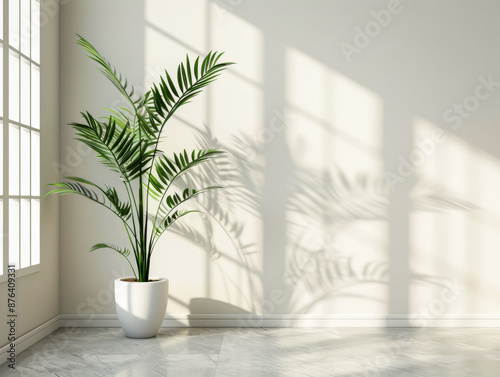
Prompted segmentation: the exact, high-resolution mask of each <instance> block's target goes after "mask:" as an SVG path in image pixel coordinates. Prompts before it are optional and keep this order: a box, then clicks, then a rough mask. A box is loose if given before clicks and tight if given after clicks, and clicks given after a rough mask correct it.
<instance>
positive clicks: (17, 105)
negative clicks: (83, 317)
mask: <svg viewBox="0 0 500 377" xmlns="http://www.w3.org/2000/svg"><path fill="white" fill-rule="evenodd" d="M0 3H2V4H1V5H2V6H1V7H0V12H1V15H0V16H1V17H0V20H1V22H2V25H0V51H1V52H2V59H0V65H1V68H0V82H1V83H2V87H3V91H2V92H0V93H1V94H0V95H1V96H2V98H0V127H1V132H0V148H1V150H0V168H3V171H2V174H0V179H1V180H2V182H1V183H0V208H1V212H0V213H2V214H3V216H0V230H1V234H3V243H2V245H0V247H2V254H4V257H3V260H2V261H1V263H2V266H1V267H2V268H1V269H0V271H1V272H2V273H3V274H4V275H5V269H6V267H7V266H6V264H15V265H16V267H17V269H20V270H22V271H26V272H30V270H34V269H36V268H34V266H37V265H39V264H40V0H0ZM2 220H3V221H2Z"/></svg>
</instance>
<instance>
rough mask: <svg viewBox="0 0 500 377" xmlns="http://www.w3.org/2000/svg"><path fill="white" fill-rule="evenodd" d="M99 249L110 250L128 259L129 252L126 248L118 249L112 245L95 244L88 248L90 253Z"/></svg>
mask: <svg viewBox="0 0 500 377" xmlns="http://www.w3.org/2000/svg"><path fill="white" fill-rule="evenodd" d="M99 249H111V250H114V251H116V252H117V253H118V254H120V255H123V256H124V257H125V258H128V256H129V255H130V250H129V249H127V248H126V247H118V246H116V245H113V244H111V243H96V244H95V245H94V246H92V247H91V248H90V250H89V251H90V252H92V251H96V250H99Z"/></svg>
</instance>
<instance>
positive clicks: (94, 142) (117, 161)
mask: <svg viewBox="0 0 500 377" xmlns="http://www.w3.org/2000/svg"><path fill="white" fill-rule="evenodd" d="M82 116H83V118H84V119H85V123H71V126H73V128H74V129H75V130H76V135H77V137H76V139H77V140H79V141H81V142H82V143H84V144H86V145H87V146H88V147H90V148H92V149H93V150H94V151H95V152H96V153H97V157H98V158H99V159H100V161H101V162H102V163H103V164H104V165H106V166H107V167H109V168H110V169H111V170H112V171H115V172H117V173H118V174H120V175H121V176H122V177H123V179H124V180H125V181H127V182H130V181H132V180H134V179H136V178H138V176H139V174H140V173H141V172H142V173H146V172H147V170H148V168H149V166H150V163H151V161H152V160H153V156H154V153H155V149H154V142H152V141H149V140H141V139H140V138H139V136H138V135H137V133H135V132H134V131H133V130H132V128H131V127H130V123H129V122H127V123H123V120H122V121H119V122H118V123H117V119H118V118H116V117H115V116H109V117H108V122H100V121H98V120H97V119H96V118H94V117H93V116H92V115H91V114H90V113H88V112H86V113H82Z"/></svg>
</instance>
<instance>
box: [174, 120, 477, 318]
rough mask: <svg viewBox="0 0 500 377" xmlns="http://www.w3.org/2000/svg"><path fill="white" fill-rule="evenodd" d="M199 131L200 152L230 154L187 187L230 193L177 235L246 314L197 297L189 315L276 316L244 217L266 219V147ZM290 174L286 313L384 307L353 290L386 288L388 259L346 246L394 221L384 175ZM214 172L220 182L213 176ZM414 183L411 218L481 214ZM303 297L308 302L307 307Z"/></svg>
mask: <svg viewBox="0 0 500 377" xmlns="http://www.w3.org/2000/svg"><path fill="white" fill-rule="evenodd" d="M195 133H196V134H197V140H198V143H199V147H200V148H220V149H223V150H226V151H227V152H228V153H227V155H225V156H223V157H222V158H220V159H218V160H217V161H211V162H210V163H209V164H215V165H216V166H206V167H200V169H198V170H197V172H196V173H195V174H192V175H191V176H189V177H183V178H182V179H183V181H181V182H182V183H181V185H183V186H186V185H187V186H197V185H201V184H205V183H206V182H210V181H211V182H214V179H215V181H218V182H219V183H220V184H223V185H224V186H225V187H227V190H225V191H224V192H219V193H218V194H217V195H205V196H204V197H200V198H199V199H198V203H199V205H200V207H201V208H202V210H203V212H204V213H205V216H204V217H203V227H197V228H196V229H195V228H193V227H190V226H189V225H188V224H187V223H177V224H174V225H173V226H172V228H171V231H172V232H173V233H175V234H177V235H179V236H181V237H183V238H185V239H187V240H188V241H189V242H191V243H193V244H194V245H196V246H199V247H200V248H201V249H202V250H204V251H205V252H206V253H207V254H208V256H209V257H210V259H211V260H212V262H213V265H214V266H215V268H216V269H217V271H218V272H219V273H220V274H219V276H222V279H225V280H226V283H227V284H230V285H232V288H233V289H235V290H236V291H237V292H238V293H239V294H240V295H242V297H243V298H244V300H243V303H242V306H243V307H244V308H241V307H237V306H234V305H232V304H229V303H226V302H222V301H219V300H214V299H211V298H207V297H205V298H193V299H191V302H190V305H189V310H190V313H191V314H210V313H232V314H236V313H257V314H273V312H272V310H269V309H267V310H266V308H265V307H263V305H262V302H263V301H264V300H262V301H261V302H259V301H258V297H259V294H258V292H259V290H258V289H259V287H260V286H261V279H262V272H261V270H260V269H259V266H258V264H257V263H256V262H255V259H254V258H252V257H253V256H255V255H258V254H260V253H261V251H260V250H261V249H260V248H259V245H258V244H256V243H253V242H247V241H245V237H244V232H245V227H246V223H245V220H244V219H242V213H245V214H246V215H248V216H249V217H248V218H250V217H254V218H256V219H259V218H260V216H261V212H262V209H261V197H262V195H263V193H262V191H263V187H262V184H261V182H262V179H261V178H262V175H263V169H264V167H263V164H262V163H261V158H260V157H259V156H258V151H262V150H263V147H264V146H263V145H257V144H256V143H255V141H253V139H252V138H251V137H249V136H248V135H239V136H233V141H232V142H229V143H222V142H220V141H219V140H218V139H217V138H215V137H214V136H213V135H212V133H211V131H210V129H209V128H208V127H205V129H204V130H201V131H200V130H196V131H195ZM249 156H251V157H249ZM292 170H293V176H292V179H291V182H290V184H289V186H288V188H287V192H286V193H285V194H286V198H287V201H286V203H287V204H286V212H287V216H286V219H287V220H286V229H287V234H286V243H287V258H286V260H287V265H286V269H285V273H284V275H283V276H282V281H283V283H284V286H285V287H287V289H288V292H281V293H282V299H283V300H286V302H285V305H286V307H287V308H288V313H293V314H301V313H308V312H309V310H310V309H312V308H313V307H314V305H316V304H318V303H320V302H321V301H322V300H325V299H328V298H332V297H341V296H346V297H354V296H356V297H357V298H360V299H365V300H375V301H378V302H379V303H380V304H384V302H383V300H381V299H377V298H374V297H372V296H369V295H358V294H354V293H352V290H350V288H352V287H354V286H357V285H361V284H378V285H382V286H386V285H388V283H389V274H388V268H389V267H388V264H389V261H388V260H387V259H386V258H384V259H381V258H377V257H363V256H360V255H359V252H358V253H357V254H355V253H354V250H350V249H349V248H348V247H346V246H344V245H343V243H342V241H340V240H341V239H342V236H343V235H344V234H346V233H349V232H351V234H352V231H353V230H354V231H356V229H357V228H356V227H357V226H358V225H359V224H362V223H366V222H370V223H377V222H378V223H380V224H381V225H382V229H383V225H384V224H386V223H387V222H388V221H389V215H388V212H389V208H388V206H389V194H390V188H389V186H388V185H387V183H386V180H385V178H384V176H375V175H374V174H373V173H359V174H358V175H357V176H355V177H354V178H350V177H348V176H347V175H346V174H345V172H344V171H343V170H342V168H341V167H336V168H335V169H331V168H329V169H328V170H326V169H319V170H317V171H312V170H307V169H303V168H300V167H298V166H294V167H293V169H292ZM214 172H217V173H216V174H217V175H218V177H214ZM415 179H416V182H415V183H414V185H413V189H412V192H411V202H412V208H411V211H412V212H444V211H473V210H475V209H476V207H475V206H474V205H472V204H470V203H468V202H466V201H463V200H461V199H458V198H456V197H454V196H453V195H451V194H450V193H448V192H446V191H445V190H443V189H442V188H440V187H439V186H437V185H435V184H433V183H432V182H428V181H426V180H425V179H419V178H415ZM246 218H247V217H245V219H246ZM219 231H222V232H223V234H224V236H225V237H227V239H229V241H230V242H229V245H230V249H229V248H226V247H225V246H223V247H221V246H220V245H221V243H217V245H216V243H215V242H214V235H215V234H216V233H217V232H219ZM357 235H358V234H357ZM363 236H366V235H363V233H362V232H360V233H359V237H363ZM367 242H370V240H368V241H367ZM228 261H229V262H230V263H232V264H234V265H236V266H237V267H238V268H239V269H240V274H244V275H245V278H244V280H245V282H246V287H247V288H248V289H247V291H246V292H244V291H243V290H242V289H241V283H238V282H236V281H235V280H234V278H233V277H231V276H229V275H228V274H226V273H225V271H224V268H223V267H222V266H221V265H219V264H222V263H226V262H228ZM411 281H412V282H413V283H415V284H428V285H435V286H442V287H444V286H445V284H446V282H445V280H444V279H443V278H442V277H438V276H432V275H426V274H421V273H417V272H413V271H411ZM304 293H305V296H306V297H308V299H307V300H306V301H305V302H304V300H303V297H304ZM299 297H300V298H301V300H299ZM179 302H180V301H179Z"/></svg>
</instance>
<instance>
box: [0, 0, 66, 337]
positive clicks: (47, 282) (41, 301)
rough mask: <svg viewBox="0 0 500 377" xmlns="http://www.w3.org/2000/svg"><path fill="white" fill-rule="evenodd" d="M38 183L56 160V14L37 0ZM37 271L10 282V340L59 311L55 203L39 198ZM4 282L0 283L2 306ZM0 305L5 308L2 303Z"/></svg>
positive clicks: (2, 331)
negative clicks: (13, 295)
mask: <svg viewBox="0 0 500 377" xmlns="http://www.w3.org/2000/svg"><path fill="white" fill-rule="evenodd" d="M41 6H42V7H41V34H40V38H41V57H40V59H41V61H40V64H41V88H42V93H41V113H40V116H41V156H42V159H41V185H42V195H43V194H44V193H45V192H46V189H45V187H46V185H47V184H48V183H51V182H56V181H57V179H58V177H57V169H56V170H54V168H53V164H54V163H57V161H58V160H59V103H58V101H59V75H58V74H59V69H58V68H59V60H58V59H59V18H58V15H59V10H58V7H57V3H55V2H51V1H45V0H42V2H41ZM40 211H41V212H40V215H41V220H42V221H41V240H40V241H41V263H40V271H38V272H35V273H33V274H30V275H27V276H22V277H18V278H17V279H16V312H17V315H18V317H17V321H16V324H17V328H16V336H17V338H19V337H20V336H22V335H24V334H26V333H27V332H29V331H30V330H32V329H34V328H35V327H37V326H39V325H41V324H43V323H44V322H46V321H48V320H50V319H51V318H53V317H55V316H57V315H58V314H59V313H60V308H59V200H58V198H57V197H55V196H52V197H46V198H43V199H42V200H41V204H40ZM6 293H7V284H6V283H2V284H0V300H1V302H2V307H4V305H5V304H6V303H7V295H6ZM4 303H5V304H4ZM6 322H7V321H2V322H1V324H0V339H1V340H0V344H1V345H4V344H6V343H7V331H8V329H7V326H6Z"/></svg>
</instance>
